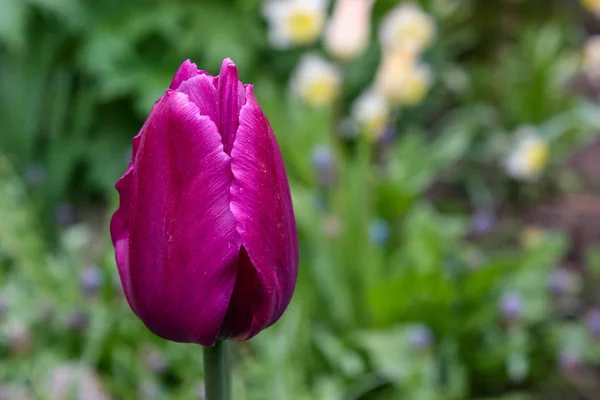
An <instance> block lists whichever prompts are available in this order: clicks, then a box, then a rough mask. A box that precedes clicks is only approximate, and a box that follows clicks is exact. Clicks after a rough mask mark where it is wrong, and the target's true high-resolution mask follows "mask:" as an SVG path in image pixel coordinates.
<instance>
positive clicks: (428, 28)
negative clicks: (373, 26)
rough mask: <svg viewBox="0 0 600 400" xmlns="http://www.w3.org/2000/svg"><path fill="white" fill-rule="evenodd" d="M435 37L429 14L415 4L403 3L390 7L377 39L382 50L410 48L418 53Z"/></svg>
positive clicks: (390, 50) (433, 25)
mask: <svg viewBox="0 0 600 400" xmlns="http://www.w3.org/2000/svg"><path fill="white" fill-rule="evenodd" d="M434 37H435V23H434V21H433V19H432V18H431V16H430V15H429V14H427V13H425V12H424V11H423V10H422V9H421V8H420V7H419V6H418V5H416V4H410V3H409V4H403V5H400V6H398V7H395V8H394V9H392V10H391V11H390V12H389V13H388V14H387V15H386V16H385V17H384V18H383V20H382V22H381V25H380V27H379V39H380V41H381V47H382V49H383V51H384V52H395V51H397V50H399V49H404V48H407V47H408V48H410V49H412V50H413V51H414V52H416V53H418V52H421V51H423V50H424V49H425V48H426V47H427V46H429V45H430V44H431V42H432V41H433V38H434Z"/></svg>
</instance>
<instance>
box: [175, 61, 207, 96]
mask: <svg viewBox="0 0 600 400" xmlns="http://www.w3.org/2000/svg"><path fill="white" fill-rule="evenodd" d="M198 75H208V74H207V73H206V72H204V71H201V70H199V69H198V67H197V66H196V64H194V63H193V62H191V61H190V60H185V61H184V62H183V64H181V66H180V67H179V69H178V70H177V72H176V73H175V76H174V77H173V80H172V81H171V86H169V89H172V90H175V89H177V88H178V87H179V85H181V84H182V83H183V82H185V81H187V80H188V79H191V78H193V77H195V76H198Z"/></svg>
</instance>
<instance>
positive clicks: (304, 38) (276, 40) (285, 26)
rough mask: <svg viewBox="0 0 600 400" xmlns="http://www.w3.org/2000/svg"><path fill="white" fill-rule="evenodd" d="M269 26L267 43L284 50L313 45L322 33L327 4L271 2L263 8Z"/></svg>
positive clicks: (299, 0) (290, 0) (288, 0)
mask: <svg viewBox="0 0 600 400" xmlns="http://www.w3.org/2000/svg"><path fill="white" fill-rule="evenodd" d="M263 11H264V15H265V18H266V19H267V21H268V23H269V39H270V40H271V43H273V45H274V46H275V47H278V48H287V47H292V46H294V45H306V44H311V43H313V42H314V41H316V40H317V39H318V38H319V36H320V35H321V33H322V31H323V27H324V25H325V17H326V12H327V2H326V0H270V1H267V2H266V3H265V5H264V8H263Z"/></svg>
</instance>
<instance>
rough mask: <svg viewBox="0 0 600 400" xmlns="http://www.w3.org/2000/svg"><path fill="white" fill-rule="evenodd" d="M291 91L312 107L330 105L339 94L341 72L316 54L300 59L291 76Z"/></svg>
mask: <svg viewBox="0 0 600 400" xmlns="http://www.w3.org/2000/svg"><path fill="white" fill-rule="evenodd" d="M290 83H291V88H292V91H293V92H294V93H295V94H296V95H297V96H298V97H299V98H300V99H302V100H303V101H305V102H306V103H308V104H309V105H311V106H313V107H327V106H330V105H331V104H332V103H333V101H334V100H335V99H336V97H337V96H338V94H339V91H340V86H341V83H342V72H341V71H340V69H339V68H338V66H336V65H335V64H333V63H330V62H328V61H326V60H325V59H323V58H322V57H320V56H318V55H317V54H312V53H311V54H306V55H304V57H302V58H301V59H300V62H299V63H298V65H297V66H296V70H295V71H294V73H293V75H292V78H291V82H290Z"/></svg>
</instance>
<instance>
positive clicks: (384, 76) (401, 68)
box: [375, 50, 432, 106]
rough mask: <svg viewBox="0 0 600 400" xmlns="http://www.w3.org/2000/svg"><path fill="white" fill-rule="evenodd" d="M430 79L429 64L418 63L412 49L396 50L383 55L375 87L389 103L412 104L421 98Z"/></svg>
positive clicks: (429, 84) (427, 87)
mask: <svg viewBox="0 0 600 400" xmlns="http://www.w3.org/2000/svg"><path fill="white" fill-rule="evenodd" d="M431 81H432V74H431V70H430V68H429V66H427V65H425V64H422V63H420V62H419V61H418V60H417V58H416V57H415V54H414V53H413V52H412V51H407V50H398V51H396V52H394V53H391V54H388V55H384V58H383V60H382V63H381V65H380V66H379V70H378V71H377V76H376V77H375V87H376V88H377V90H378V91H379V92H380V93H381V94H383V96H384V97H385V98H386V99H387V100H388V101H389V102H390V103H391V104H394V105H403V106H414V105H416V104H419V103H420V102H421V101H422V100H423V98H424V97H425V95H426V94H427V91H428V90H429V87H430V86H431Z"/></svg>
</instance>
